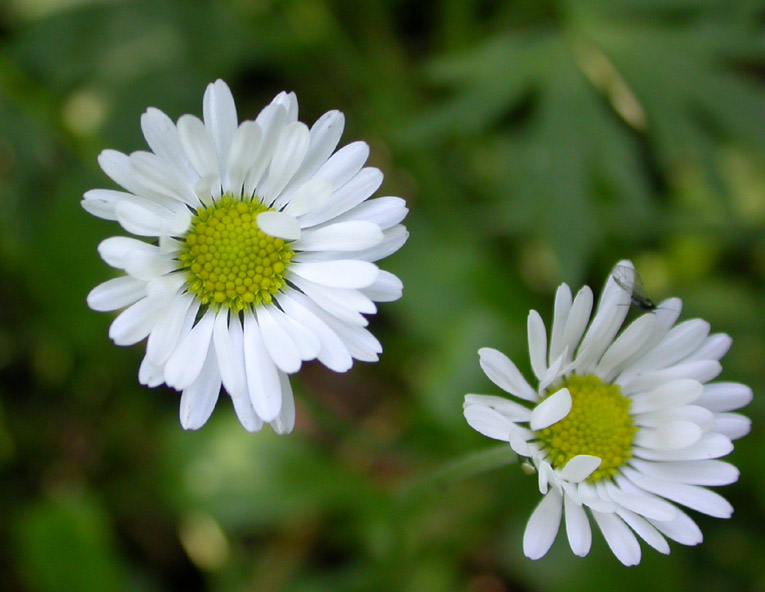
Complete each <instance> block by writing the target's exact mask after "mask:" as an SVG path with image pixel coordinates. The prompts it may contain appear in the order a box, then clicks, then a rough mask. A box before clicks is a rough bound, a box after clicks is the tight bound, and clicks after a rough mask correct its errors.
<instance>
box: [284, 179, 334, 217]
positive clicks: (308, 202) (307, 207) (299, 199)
mask: <svg viewBox="0 0 765 592" xmlns="http://www.w3.org/2000/svg"><path fill="white" fill-rule="evenodd" d="M331 198H332V183H330V182H329V181H327V180H326V179H321V178H317V179H311V180H310V181H308V182H307V183H305V184H304V185H302V186H301V187H300V188H299V189H298V190H297V191H296V192H295V194H294V196H293V197H292V199H291V200H290V201H289V203H288V204H287V205H286V206H285V207H284V213H286V214H290V215H291V216H295V217H301V216H303V215H304V214H307V213H308V212H313V211H316V210H318V209H320V208H323V207H324V206H325V205H326V204H327V202H329V200H330V199H331ZM301 224H302V222H301Z"/></svg>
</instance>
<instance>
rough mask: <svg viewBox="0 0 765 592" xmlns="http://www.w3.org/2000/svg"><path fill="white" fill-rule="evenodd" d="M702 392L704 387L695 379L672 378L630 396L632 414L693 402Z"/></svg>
mask: <svg viewBox="0 0 765 592" xmlns="http://www.w3.org/2000/svg"><path fill="white" fill-rule="evenodd" d="M703 392H704V387H703V386H702V385H701V383H699V382H698V381H696V380H690V379H685V378H682V379H679V380H673V381H672V382H668V383H666V384H663V385H661V386H660V387H658V388H656V389H654V390H652V391H651V392H649V393H645V394H640V395H634V396H633V397H632V405H631V409H630V410H631V412H632V413H633V414H639V413H648V412H651V411H658V410H660V409H672V408H675V407H682V406H684V405H688V404H689V403H693V402H694V401H696V399H698V398H699V397H700V396H701V394H702V393H703Z"/></svg>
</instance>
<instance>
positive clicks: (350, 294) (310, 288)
mask: <svg viewBox="0 0 765 592" xmlns="http://www.w3.org/2000/svg"><path fill="white" fill-rule="evenodd" d="M291 281H292V283H293V284H295V285H296V286H297V287H298V288H300V290H302V291H303V292H304V293H305V294H306V295H307V296H308V297H309V298H310V299H311V300H312V301H313V302H315V303H316V304H317V305H319V306H320V307H321V308H322V309H323V310H325V311H327V312H328V313H329V314H331V315H333V316H335V317H337V318H338V319H340V320H341V321H344V322H346V323H350V324H352V325H357V326H359V327H365V326H366V325H367V324H368V322H367V320H366V319H365V318H364V317H363V316H361V314H360V313H362V312H363V313H368V314H373V313H375V312H376V311H377V308H376V307H375V306H374V303H373V302H372V301H371V300H369V298H367V297H366V296H364V295H363V294H361V293H360V292H358V291H357V290H345V289H342V288H329V287H327V286H320V285H319V284H316V283H314V282H309V281H308V280H305V279H303V278H301V277H299V276H297V277H292V278H291Z"/></svg>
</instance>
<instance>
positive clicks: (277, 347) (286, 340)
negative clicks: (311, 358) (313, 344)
mask: <svg viewBox="0 0 765 592" xmlns="http://www.w3.org/2000/svg"><path fill="white" fill-rule="evenodd" d="M255 312H256V313H257V316H258V325H259V326H260V333H261V335H262V337H263V344H264V345H265V347H266V350H267V351H268V354H269V355H270V356H271V359H272V360H273V361H274V363H275V364H276V366H277V367H278V368H279V369H280V370H281V371H282V372H286V373H287V374H294V373H295V372H297V371H298V370H300V366H301V364H302V358H301V357H300V352H299V351H298V348H297V346H296V345H295V342H294V341H293V340H292V338H291V337H290V335H289V333H287V331H285V329H284V327H282V326H281V325H280V324H279V323H278V322H277V321H276V319H275V318H274V315H276V314H278V313H277V312H276V310H275V307H273V306H258V307H257V308H256V309H255Z"/></svg>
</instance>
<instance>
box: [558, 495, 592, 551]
mask: <svg viewBox="0 0 765 592" xmlns="http://www.w3.org/2000/svg"><path fill="white" fill-rule="evenodd" d="M563 501H564V504H563V506H564V508H565V515H566V536H567V537H568V544H569V546H570V547H571V551H572V552H573V553H574V555H576V556H577V557H584V556H585V555H587V553H589V552H590V547H591V546H592V529H590V521H589V520H588V519H587V513H586V512H585V511H584V508H583V507H582V506H580V505H577V504H576V503H574V501H573V500H572V499H571V498H570V497H569V496H567V495H566V496H564V497H563Z"/></svg>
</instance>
